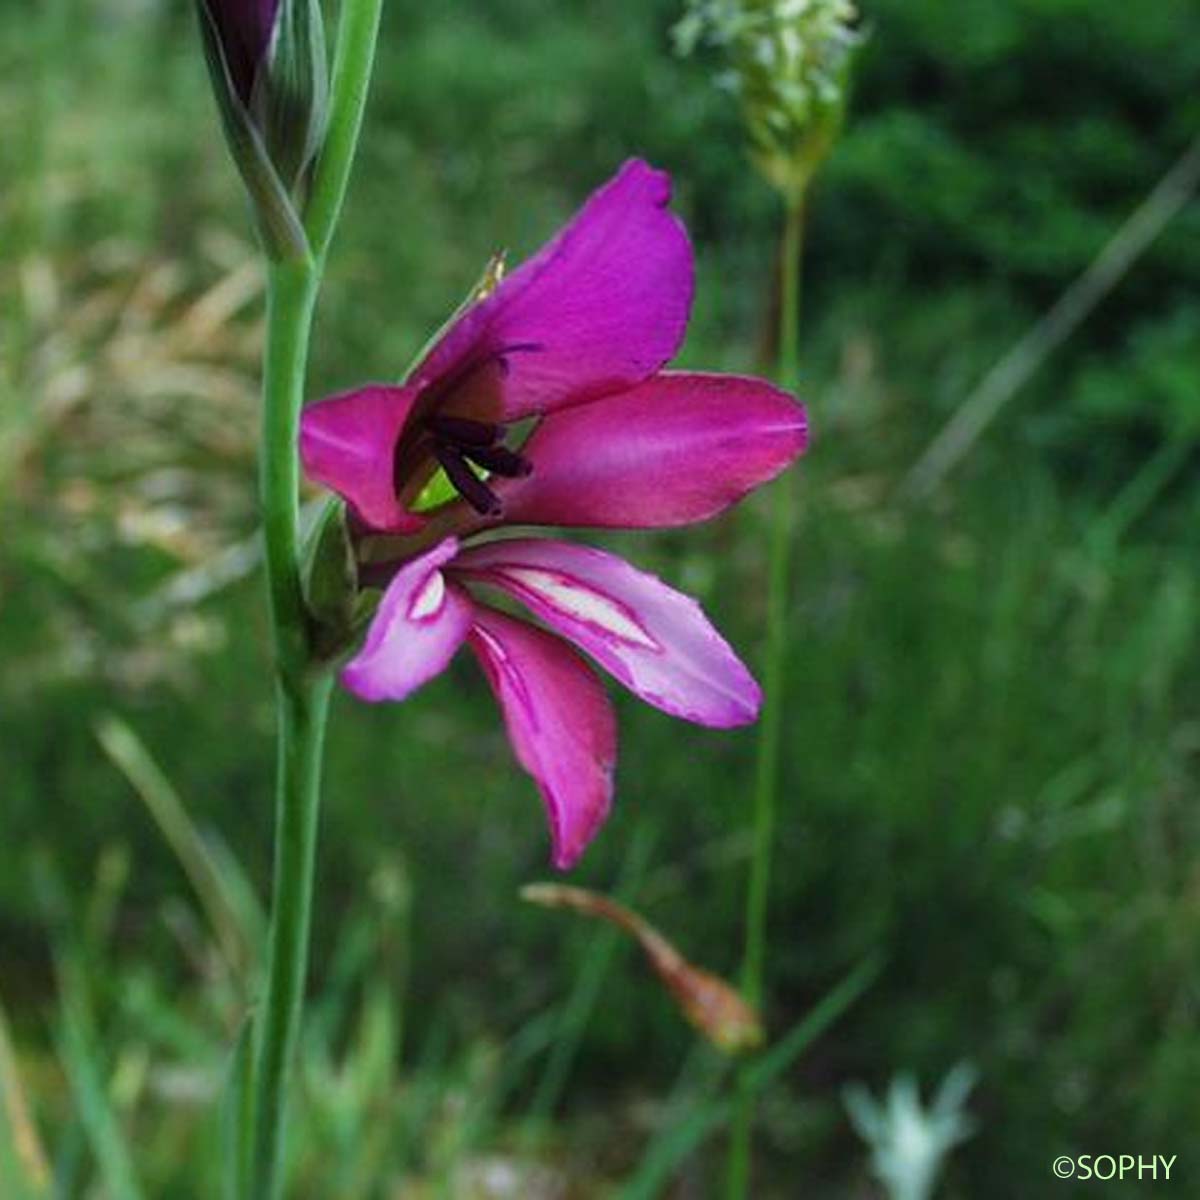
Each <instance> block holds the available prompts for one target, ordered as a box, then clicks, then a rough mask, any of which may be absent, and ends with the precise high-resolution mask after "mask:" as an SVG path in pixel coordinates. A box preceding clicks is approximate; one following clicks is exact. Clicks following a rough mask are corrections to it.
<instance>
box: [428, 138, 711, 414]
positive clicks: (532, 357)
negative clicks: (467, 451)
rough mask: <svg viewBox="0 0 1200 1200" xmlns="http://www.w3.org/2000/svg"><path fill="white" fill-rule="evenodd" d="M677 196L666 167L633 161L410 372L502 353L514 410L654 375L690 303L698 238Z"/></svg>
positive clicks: (433, 375) (448, 368)
mask: <svg viewBox="0 0 1200 1200" xmlns="http://www.w3.org/2000/svg"><path fill="white" fill-rule="evenodd" d="M670 199H671V180H670V177H669V176H668V175H667V174H666V173H665V172H663V171H656V170H654V168H652V167H650V166H648V165H647V164H646V163H644V162H641V161H639V160H636V159H635V160H631V161H630V162H627V163H626V164H625V165H624V166H623V167H622V168H621V170H620V171H619V172H618V173H617V174H616V175H615V176H614V177H613V178H612V179H611V180H610V181H609V182H608V183H607V184H605V185H604V186H603V187H602V188H600V189H599V190H598V191H596V192H595V193H593V195H592V196H591V197H590V199H589V200H588V201H587V203H586V204H585V205H584V206H583V208H582V209H581V210H580V211H579V213H578V214H577V215H576V216H575V217H574V219H573V220H572V221H571V222H570V224H569V225H567V226H566V228H565V229H563V231H562V232H561V233H560V234H559V235H558V236H557V237H556V238H555V239H554V240H553V241H551V242H549V243H548V244H547V245H546V246H545V247H543V249H542V250H541V251H539V253H538V254H536V255H535V256H534V257H533V258H531V259H530V260H529V261H528V262H526V263H524V264H522V266H520V267H519V268H517V270H515V271H513V272H512V274H511V275H509V276H508V277H507V278H506V279H504V281H503V282H502V283H501V284H500V286H499V287H498V288H497V289H496V291H495V292H494V293H493V294H492V295H491V296H489V297H488V298H487V299H485V300H483V301H480V302H479V303H478V304H476V305H474V306H473V307H472V308H470V309H468V310H467V312H466V313H464V314H463V316H462V317H461V318H460V319H459V320H458V321H456V322H455V324H454V325H453V326H452V327H451V329H450V330H449V331H448V332H447V333H446V334H445V336H444V337H443V338H442V339H441V340H440V341H439V342H438V343H437V345H436V346H435V347H434V348H433V350H432V351H431V352H430V354H429V355H428V357H427V358H426V359H425V360H424V361H423V362H422V363H421V364H420V365H419V366H418V367H417V369H416V371H414V373H413V376H412V379H413V381H414V382H418V381H424V382H429V383H432V382H434V381H438V380H444V379H446V378H447V377H452V378H453V377H462V376H464V375H466V374H469V372H470V371H471V370H473V369H475V370H477V369H478V368H479V367H480V366H481V365H482V364H483V363H486V362H489V361H499V362H502V364H503V372H502V375H501V377H500V378H499V379H498V380H497V388H498V391H499V402H500V408H501V411H500V413H499V415H500V416H501V417H502V418H503V419H507V420H515V419H517V418H519V417H522V416H526V415H528V414H530V413H540V412H548V411H550V410H551V409H553V408H556V407H558V406H560V405H564V404H578V403H582V402H584V401H586V400H589V399H592V398H594V397H596V396H601V395H604V394H606V393H608V392H611V391H615V390H618V389H620V388H624V387H629V386H630V385H632V384H634V383H638V382H639V381H641V380H643V379H645V378H646V377H647V376H649V375H652V374H653V373H654V372H655V371H657V370H658V369H659V368H660V367H661V366H662V365H663V364H664V363H666V362H668V361H669V360H670V359H671V358H672V357H674V355H675V353H676V351H677V350H678V349H679V346H680V344H681V343H682V341H683V335H684V332H685V330H686V328H687V320H688V314H689V312H690V310H691V304H692V291H693V269H692V249H691V245H690V243H689V242H688V237H687V233H686V231H685V230H684V228H683V224H682V222H680V220H679V218H678V217H676V216H675V215H674V214H673V213H672V212H671V211H670V210H669V209H668V208H667V205H668V204H669V203H670Z"/></svg>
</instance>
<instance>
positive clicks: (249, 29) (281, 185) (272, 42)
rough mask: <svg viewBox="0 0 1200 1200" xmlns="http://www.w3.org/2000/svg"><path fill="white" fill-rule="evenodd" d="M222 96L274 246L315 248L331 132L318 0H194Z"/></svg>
mask: <svg viewBox="0 0 1200 1200" xmlns="http://www.w3.org/2000/svg"><path fill="white" fill-rule="evenodd" d="M196 3H197V8H198V10H199V14H200V29H201V33H202V34H203V37H204V50H205V54H206V56H207V58H208V66H209V72H210V74H211V75H212V80H213V88H214V90H215V92H216V97H217V105H218V107H219V108H220V112H221V121H222V124H223V126H224V129H225V135H226V138H227V140H228V142H229V147H230V150H231V151H232V153H233V157H234V160H235V161H236V162H237V165H238V169H239V170H240V171H241V173H242V178H243V180H244V181H245V183H246V187H247V190H248V191H249V192H250V197H251V200H252V201H253V203H254V208H255V214H256V216H257V218H258V223H259V228H260V229H261V231H262V234H263V238H264V240H265V242H266V246H267V250H268V252H269V253H270V254H271V255H272V256H273V257H275V258H287V257H293V256H297V255H300V256H303V255H305V254H307V253H308V245H307V241H306V239H305V235H304V227H303V224H302V217H303V212H304V204H305V201H306V199H307V193H308V184H309V180H310V177H311V173H312V167H313V163H314V162H315V160H316V157H317V155H318V153H319V152H320V148H321V141H322V138H323V136H324V131H325V115H326V101H327V93H328V65H327V63H326V60H325V36H324V29H323V25H322V21H321V8H320V3H319V0H196Z"/></svg>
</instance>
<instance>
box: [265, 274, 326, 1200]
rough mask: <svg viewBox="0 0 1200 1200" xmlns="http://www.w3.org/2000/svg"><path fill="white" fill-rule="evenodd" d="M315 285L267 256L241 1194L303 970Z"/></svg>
mask: <svg viewBox="0 0 1200 1200" xmlns="http://www.w3.org/2000/svg"><path fill="white" fill-rule="evenodd" d="M317 284H318V273H317V270H316V269H315V268H314V267H313V266H312V265H311V264H310V263H307V262H298V263H297V262H287V263H277V264H274V265H273V266H272V267H271V271H270V275H269V277H268V284H267V347H266V359H265V363H264V371H263V432H262V452H261V474H260V480H259V486H260V492H261V503H262V510H263V539H264V548H265V561H266V569H267V583H268V590H269V596H270V608H271V632H272V640H273V644H274V650H275V672H276V695H277V704H278V724H277V729H278V739H279V741H278V756H277V760H276V796H275V809H276V830H275V865H274V883H273V892H272V898H271V924H270V936H269V941H268V950H267V985H266V995H265V997H264V1000H263V1005H262V1008H261V1010H260V1014H259V1018H258V1023H257V1030H256V1041H255V1046H256V1059H255V1073H254V1079H255V1090H254V1114H255V1115H254V1122H253V1138H254V1141H253V1157H252V1165H251V1170H252V1183H253V1186H252V1188H251V1191H250V1193H249V1194H250V1195H251V1196H255V1197H262V1200H274V1197H275V1196H277V1195H279V1194H280V1189H281V1186H282V1178H281V1173H280V1161H281V1158H282V1150H283V1124H284V1111H285V1106H286V1099H287V1083H288V1074H289V1069H290V1065H291V1060H292V1055H293V1051H294V1048H295V1042H296V1034H297V1031H298V1029H299V1025H300V1014H301V1007H302V998H303V993H304V979H305V974H306V971H307V966H308V943H309V926H310V919H311V912H312V890H313V864H314V858H315V851H316V837H317V814H318V810H319V807H320V774H321V748H322V742H323V736H324V728H325V715H326V711H327V708H328V701H329V690H330V680H329V678H328V677H321V676H318V675H316V674H314V673H313V672H311V671H310V669H309V648H308V617H307V613H306V610H305V605H304V595H303V590H302V586H301V580H300V547H299V532H298V531H299V484H300V467H299V461H298V455H297V442H298V435H299V422H300V407H301V403H302V401H303V395H304V376H305V369H306V365H307V362H308V335H309V330H310V328H311V325H312V317H313V309H314V305H315V301H316V294H317Z"/></svg>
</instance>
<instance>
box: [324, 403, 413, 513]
mask: <svg viewBox="0 0 1200 1200" xmlns="http://www.w3.org/2000/svg"><path fill="white" fill-rule="evenodd" d="M417 395H418V389H416V388H412V387H389V386H386V385H383V384H373V385H369V386H367V387H363V388H358V389H357V390H355V391H352V392H343V393H342V394H341V395H338V396H331V397H329V398H328V399H326V400H318V401H317V402H316V403H315V404H310V405H309V406H308V407H307V408H305V410H304V412H303V413H302V414H301V416H300V458H301V461H302V462H303V464H304V471H305V473H306V474H307V475H308V477H309V478H310V479H312V480H313V481H314V482H316V483H321V484H324V485H325V486H326V487H327V488H330V489H332V490H333V491H335V492H337V494H338V495H339V496H341V497H342V498H343V499H344V500H346V502H347V503H348V504H349V505H350V507H351V508H352V509H353V510H354V513H355V514H356V515H357V516H358V518H359V519H360V520H361V521H362V522H363V523H364V524H366V525H368V526H369V527H370V528H371V529H376V530H381V531H387V532H390V533H415V532H416V531H417V530H418V529H420V528H421V526H422V525H423V524H424V521H423V520H422V518H420V517H418V516H415V515H414V514H412V513H410V512H407V511H406V510H405V509H404V508H403V507H402V506H401V504H400V503H399V501H398V500H397V498H396V481H395V478H394V473H395V465H394V456H395V449H396V443H397V441H398V440H399V437H400V431H401V430H402V429H403V428H404V424H405V421H406V420H407V419H408V416H409V413H410V412H411V411H412V407H413V404H414V403H415V402H416V398H417Z"/></svg>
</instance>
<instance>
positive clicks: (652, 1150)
mask: <svg viewBox="0 0 1200 1200" xmlns="http://www.w3.org/2000/svg"><path fill="white" fill-rule="evenodd" d="M882 965H883V963H882V960H881V959H880V957H879V956H878V955H871V956H870V957H868V958H866V959H865V960H864V961H863V962H861V963H859V965H858V966H857V967H855V968H854V970H853V971H851V972H850V974H849V975H847V976H846V977H845V978H844V979H843V980H842V981H841V982H840V983H838V984H836V985H835V986H834V987H833V988H832V989H831V990H830V991H829V992H827V993H826V994H825V996H824V997H822V999H821V1000H820V1001H818V1002H817V1004H816V1005H815V1006H814V1007H813V1008H812V1009H810V1010H809V1012H808V1013H807V1014H806V1015H805V1016H804V1017H802V1018H801V1020H800V1021H799V1022H797V1024H796V1025H794V1026H793V1027H792V1028H791V1030H789V1031H788V1033H787V1034H786V1035H785V1036H784V1037H782V1038H781V1039H780V1040H779V1041H778V1042H776V1043H775V1045H774V1046H772V1047H771V1048H770V1049H769V1050H767V1051H766V1052H765V1053H763V1054H762V1055H760V1056H759V1058H758V1059H757V1061H756V1062H754V1063H753V1064H752V1065H751V1066H749V1067H747V1068H746V1070H745V1072H744V1074H743V1076H742V1082H741V1088H740V1090H739V1092H738V1094H737V1095H736V1096H734V1097H724V1098H722V1099H718V1100H710V1101H708V1102H707V1103H704V1104H701V1105H700V1106H699V1107H698V1108H696V1109H695V1110H694V1111H693V1112H692V1114H691V1115H690V1116H689V1117H687V1118H686V1119H685V1120H684V1121H683V1122H682V1123H681V1124H679V1125H678V1126H676V1127H675V1128H673V1129H667V1130H665V1131H664V1132H663V1133H661V1134H660V1135H659V1136H658V1137H656V1138H655V1139H654V1140H653V1141H652V1142H651V1144H650V1146H649V1148H648V1149H647V1151H646V1153H645V1155H644V1157H643V1158H642V1161H641V1163H640V1164H639V1165H638V1168H637V1172H636V1173H635V1174H634V1176H633V1178H632V1179H631V1180H630V1182H629V1183H628V1184H626V1186H625V1188H624V1190H623V1191H622V1192H621V1193H620V1194H619V1195H620V1200H656V1197H658V1196H661V1195H662V1194H663V1189H664V1188H665V1186H666V1185H667V1183H668V1181H669V1180H670V1178H671V1175H672V1173H673V1172H674V1171H675V1169H676V1168H677V1167H678V1166H679V1164H680V1163H681V1162H683V1160H684V1159H685V1158H687V1156H688V1155H689V1154H691V1153H692V1152H693V1151H694V1150H696V1148H697V1147H698V1146H700V1145H701V1144H702V1143H703V1142H704V1140H705V1139H706V1138H708V1137H709V1136H710V1135H711V1134H713V1133H715V1132H716V1131H717V1130H718V1129H720V1128H721V1127H722V1126H723V1125H725V1124H726V1123H728V1121H729V1120H730V1119H731V1118H732V1117H733V1114H734V1112H735V1111H736V1106H737V1104H738V1101H739V1100H740V1098H741V1097H742V1096H744V1095H747V1094H749V1095H752V1096H754V1095H758V1093H760V1092H762V1091H764V1090H765V1089H766V1088H767V1087H769V1086H770V1084H772V1083H773V1082H774V1081H775V1080H776V1079H777V1078H778V1077H779V1076H780V1075H781V1074H783V1072H784V1071H786V1070H787V1069H788V1067H790V1066H791V1065H792V1063H794V1062H795V1061H796V1059H797V1058H799V1056H800V1055H801V1054H802V1053H803V1052H804V1051H805V1050H806V1049H807V1048H808V1047H809V1046H810V1045H812V1043H813V1042H814V1041H816V1039H817V1038H818V1037H820V1036H821V1034H823V1033H824V1032H825V1031H826V1030H827V1029H828V1028H829V1027H830V1026H831V1025H832V1024H833V1023H834V1022H835V1021H836V1020H837V1019H838V1018H839V1017H840V1016H841V1015H842V1014H843V1013H844V1012H845V1011H846V1010H847V1009H848V1008H849V1007H850V1006H851V1005H852V1004H853V1003H854V1002H855V1001H856V1000H857V999H858V998H859V997H860V996H861V995H862V994H863V993H864V992H865V991H866V990H867V988H869V987H870V986H871V984H872V983H873V982H874V981H875V978H876V976H877V975H878V974H879V972H880V969H881V968H882Z"/></svg>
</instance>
